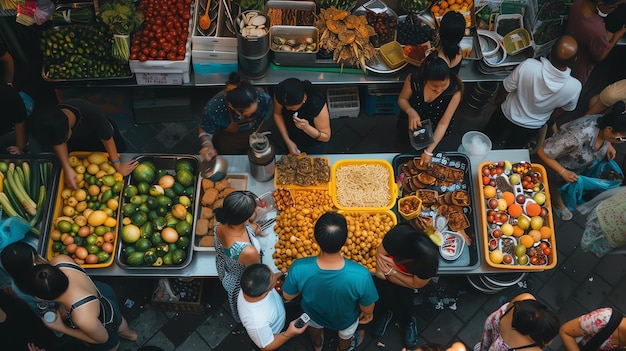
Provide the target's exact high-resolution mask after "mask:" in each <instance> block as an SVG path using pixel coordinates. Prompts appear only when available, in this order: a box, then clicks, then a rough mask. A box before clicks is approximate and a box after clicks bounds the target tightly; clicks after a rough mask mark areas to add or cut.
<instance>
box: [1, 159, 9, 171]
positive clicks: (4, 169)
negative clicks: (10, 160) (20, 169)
mask: <svg viewBox="0 0 626 351" xmlns="http://www.w3.org/2000/svg"><path fill="white" fill-rule="evenodd" d="M8 170H9V165H8V164H7V163H6V162H4V161H0V172H2V173H6V172H7V171H8Z"/></svg>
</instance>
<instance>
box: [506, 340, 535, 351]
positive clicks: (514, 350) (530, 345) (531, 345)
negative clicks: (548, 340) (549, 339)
mask: <svg viewBox="0 0 626 351" xmlns="http://www.w3.org/2000/svg"><path fill="white" fill-rule="evenodd" d="M535 346H538V345H537V343H536V342H534V343H532V344H528V345H524V346H520V347H513V348H510V349H509V351H517V350H521V349H527V348H530V347H535Z"/></svg>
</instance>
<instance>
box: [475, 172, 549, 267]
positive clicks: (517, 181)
mask: <svg viewBox="0 0 626 351" xmlns="http://www.w3.org/2000/svg"><path fill="white" fill-rule="evenodd" d="M479 176H480V179H482V186H481V193H480V196H481V201H480V203H481V205H482V206H481V207H482V212H481V213H482V215H483V216H485V217H484V218H485V221H484V226H483V227H484V230H483V232H484V237H485V243H484V246H485V253H486V256H487V263H488V264H490V265H491V266H493V267H498V268H513V269H529V270H532V269H550V268H553V267H554V266H555V265H556V250H555V238H554V226H553V220H552V214H551V206H550V193H549V190H548V184H547V176H546V172H545V169H544V168H543V167H542V166H541V165H536V164H531V163H529V162H517V163H511V162H509V161H498V162H486V163H482V164H481V165H480V174H479Z"/></svg>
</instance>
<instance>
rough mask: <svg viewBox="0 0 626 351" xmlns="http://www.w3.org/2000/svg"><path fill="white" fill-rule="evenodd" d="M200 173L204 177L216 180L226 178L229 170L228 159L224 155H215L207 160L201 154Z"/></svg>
mask: <svg viewBox="0 0 626 351" xmlns="http://www.w3.org/2000/svg"><path fill="white" fill-rule="evenodd" d="M200 160H201V161H200V174H201V175H202V177H203V178H207V179H210V180H212V181H214V182H216V181H218V180H222V179H224V177H226V174H227V171H228V161H226V159H225V158H223V157H222V156H219V155H218V156H215V157H213V158H212V159H210V160H208V161H207V160H205V159H204V158H203V157H202V156H200Z"/></svg>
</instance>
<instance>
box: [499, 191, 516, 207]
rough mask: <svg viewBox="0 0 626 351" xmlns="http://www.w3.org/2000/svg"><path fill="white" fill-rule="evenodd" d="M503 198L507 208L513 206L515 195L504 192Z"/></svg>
mask: <svg viewBox="0 0 626 351" xmlns="http://www.w3.org/2000/svg"><path fill="white" fill-rule="evenodd" d="M502 198H503V199H504V201H506V205H507V206H511V204H512V203H514V202H515V195H514V194H513V193H512V192H510V191H505V192H503V193H502Z"/></svg>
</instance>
